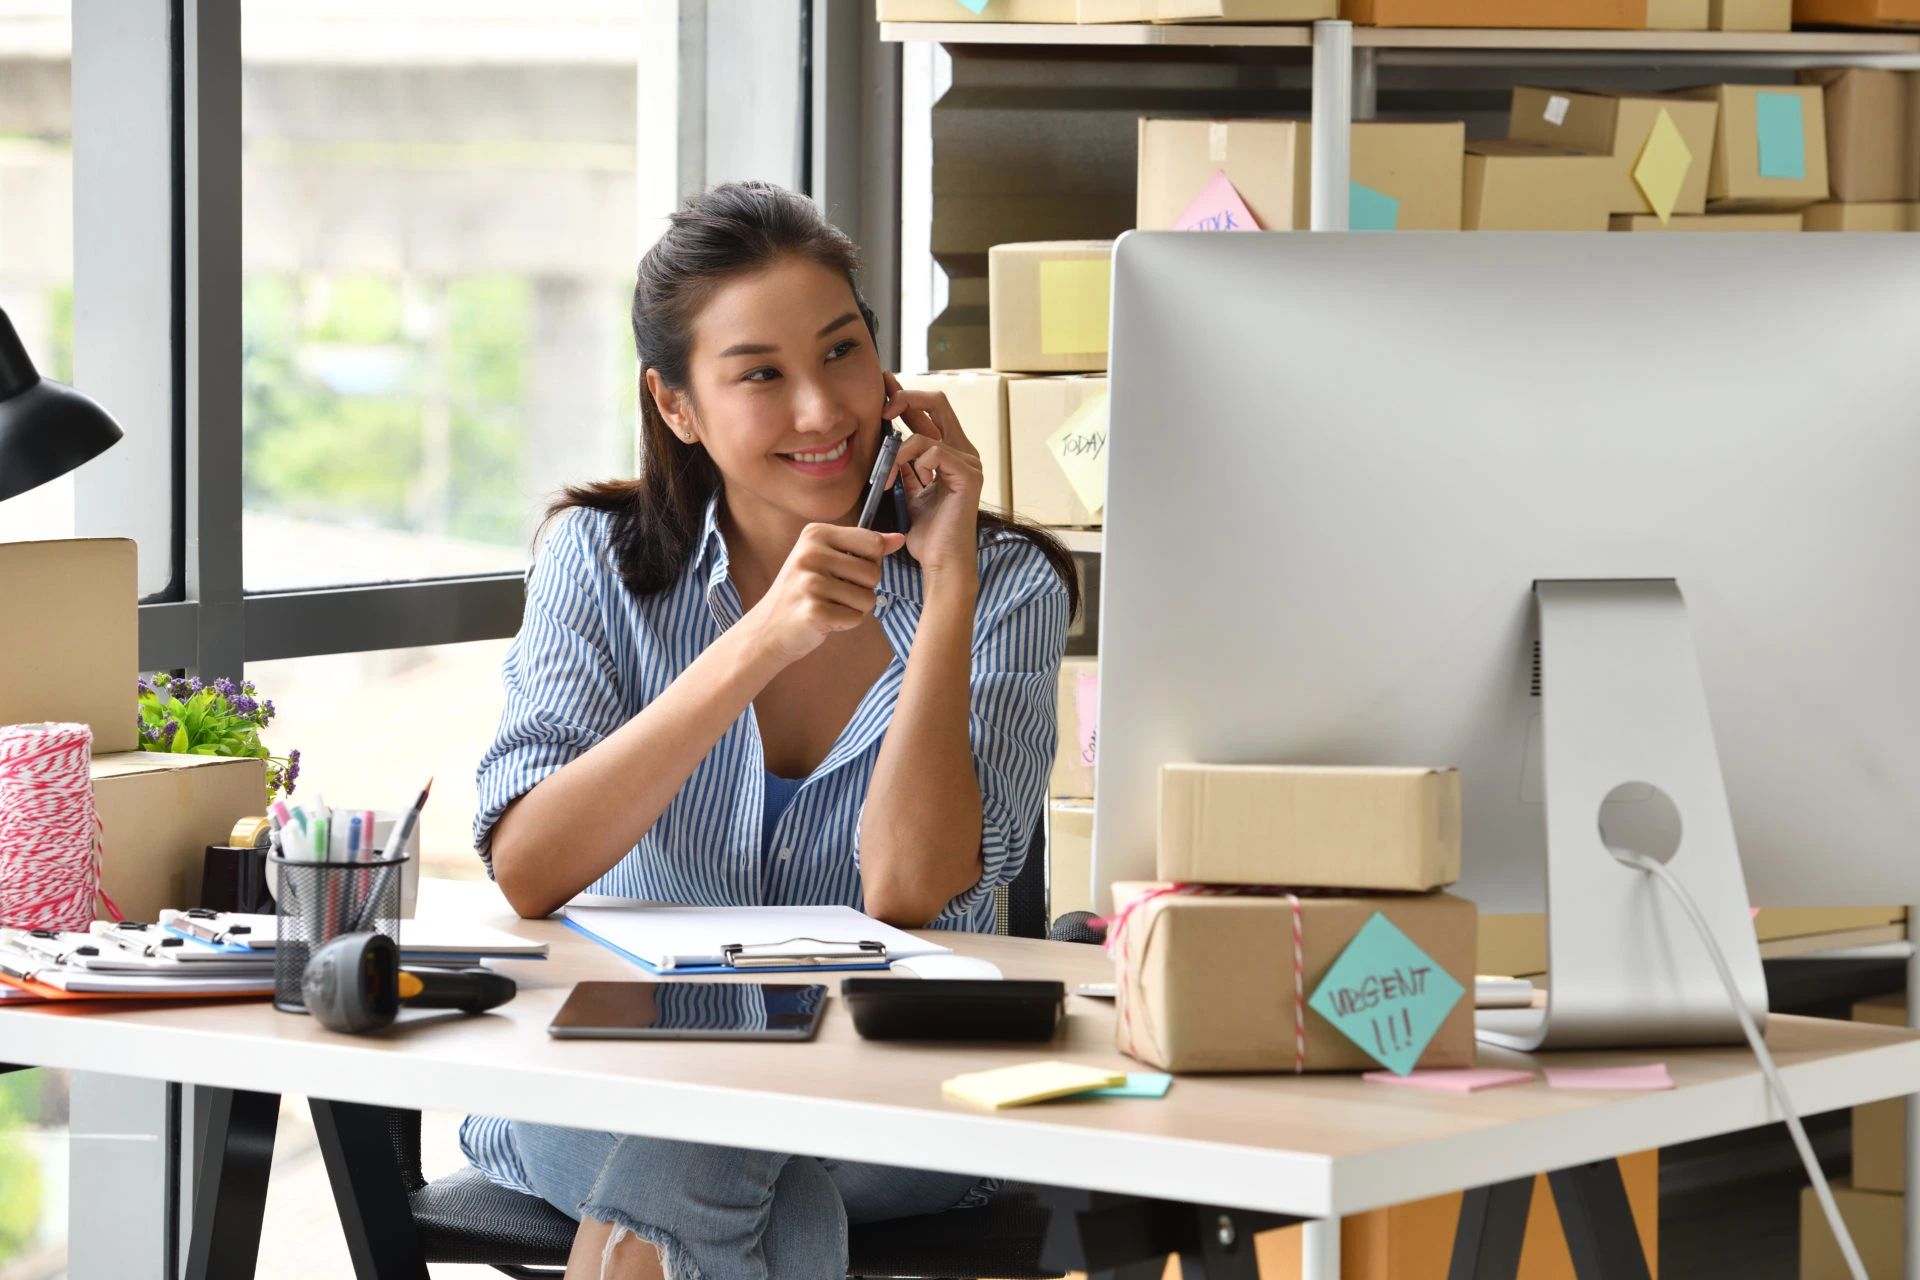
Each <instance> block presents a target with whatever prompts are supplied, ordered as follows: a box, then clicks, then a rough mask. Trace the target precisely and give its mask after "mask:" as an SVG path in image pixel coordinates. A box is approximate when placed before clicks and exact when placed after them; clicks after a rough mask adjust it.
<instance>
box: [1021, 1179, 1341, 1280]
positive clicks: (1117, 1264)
mask: <svg viewBox="0 0 1920 1280" xmlns="http://www.w3.org/2000/svg"><path fill="white" fill-rule="evenodd" d="M1028 1189H1029V1190H1031V1191H1033V1193H1034V1194H1035V1195H1037V1196H1038V1197H1039V1198H1040V1199H1041V1201H1042V1202H1043V1203H1045V1204H1046V1205H1047V1208H1048V1210H1049V1211H1050V1215H1051V1216H1050V1217H1049V1220H1048V1226H1047V1239H1046V1243H1045V1244H1044V1245H1042V1246H1041V1250H1040V1262H1041V1265H1042V1266H1046V1267H1053V1268H1058V1269H1059V1270H1062V1271H1084V1272H1086V1274H1087V1277H1088V1280H1158V1277H1159V1276H1160V1274H1161V1272H1162V1271H1163V1270H1164V1269H1165V1267H1166V1261H1167V1258H1168V1256H1169V1255H1172V1254H1178V1255H1179V1257H1180V1275H1181V1280H1259V1275H1260V1268H1259V1263H1258V1262H1257V1260H1256V1259H1255V1256H1254V1247H1253V1237H1254V1235H1255V1234H1256V1233H1258V1232H1261V1231H1266V1230H1268V1229H1270V1228H1273V1227H1285V1226H1291V1225H1292V1224H1293V1223H1295V1222H1298V1221H1300V1219H1298V1218H1290V1217H1286V1216H1283V1215H1281V1214H1274V1213H1255V1212H1251V1211H1247V1210H1240V1209H1221V1208H1217V1207H1214V1206H1209V1205H1197V1204H1185V1203H1181V1202H1179V1201H1174V1200H1149V1199H1145V1198H1143V1197H1139V1196H1125V1195H1114V1194H1110V1193H1108V1192H1103V1191H1079V1190H1074V1189H1070V1188H1066V1187H1031V1188H1028ZM1333 1225H1334V1229H1335V1230H1336V1231H1338V1229H1339V1223H1338V1222H1337V1221H1336V1222H1335V1223H1334V1224H1333ZM1337 1247H1338V1246H1337V1244H1336V1248H1337ZM1335 1258H1336V1262H1335V1270H1334V1272H1333V1273H1332V1274H1333V1277H1334V1280H1338V1277H1339V1270H1338V1254H1337V1253H1336V1255H1335ZM1307 1280H1320V1278H1319V1277H1318V1276H1314V1275H1313V1274H1312V1273H1311V1272H1309V1273H1308V1277H1307Z"/></svg>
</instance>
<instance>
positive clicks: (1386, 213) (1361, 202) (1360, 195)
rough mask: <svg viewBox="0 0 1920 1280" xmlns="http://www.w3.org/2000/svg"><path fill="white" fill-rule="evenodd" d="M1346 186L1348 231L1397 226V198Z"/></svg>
mask: <svg viewBox="0 0 1920 1280" xmlns="http://www.w3.org/2000/svg"><path fill="white" fill-rule="evenodd" d="M1796 101H1797V99H1796ZM1347 186H1348V191H1347V229H1348V230H1349V231H1394V230H1397V229H1398V228H1399V225H1400V202H1399V201H1398V200H1395V199H1394V198H1393V197H1392V196H1390V195H1387V194H1385V193H1384V192H1380V191H1375V190H1374V189H1373V188H1372V187H1369V186H1366V185H1365V184H1363V183H1359V182H1350V183H1348V184H1347Z"/></svg>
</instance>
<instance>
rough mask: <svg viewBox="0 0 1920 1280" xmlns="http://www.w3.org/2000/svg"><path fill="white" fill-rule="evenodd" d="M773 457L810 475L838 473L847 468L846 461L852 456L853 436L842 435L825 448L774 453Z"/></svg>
mask: <svg viewBox="0 0 1920 1280" xmlns="http://www.w3.org/2000/svg"><path fill="white" fill-rule="evenodd" d="M774 457H776V458H778V459H780V461H782V462H784V463H786V464H787V465H788V466H790V467H792V468H793V469H794V470H795V471H800V472H804V473H805V474H807V475H810V476H832V475H838V474H840V473H841V472H842V471H845V470H846V469H847V463H848V461H849V460H850V459H851V458H852V457H853V437H852V436H851V435H847V436H842V437H841V438H840V442H839V443H838V444H836V445H833V446H832V447H830V448H827V449H819V450H811V451H808V452H804V453H776V454H775V455H774Z"/></svg>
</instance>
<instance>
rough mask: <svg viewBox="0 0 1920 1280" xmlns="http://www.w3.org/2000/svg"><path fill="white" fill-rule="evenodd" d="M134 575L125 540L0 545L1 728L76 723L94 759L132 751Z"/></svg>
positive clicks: (136, 647) (135, 742)
mask: <svg viewBox="0 0 1920 1280" xmlns="http://www.w3.org/2000/svg"><path fill="white" fill-rule="evenodd" d="M135 573H136V563H135V550H134V544H133V542H132V541H131V540H130V539H127V538H63V539H58V540H53V541H47V542H8V543H0V600H4V601H6V605H5V606H4V607H0V724H33V723H37V722H39V721H42V720H54V721H60V722H64V723H69V724H84V725H86V726H87V727H89V728H90V729H92V730H93V751H94V754H95V755H101V754H105V753H108V752H114V751H132V750H134V749H135V748H136V747H138V746H139V745H140V729H139V722H140V709H139V695H138V690H137V688H136V686H137V684H138V682H139V679H140V614H139V587H138V585H137V581H138V580H137V579H136V577H135Z"/></svg>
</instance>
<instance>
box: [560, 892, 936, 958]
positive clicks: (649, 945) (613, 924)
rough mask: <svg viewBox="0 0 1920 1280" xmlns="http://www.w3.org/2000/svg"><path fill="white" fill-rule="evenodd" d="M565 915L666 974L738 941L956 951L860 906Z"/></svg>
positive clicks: (591, 910)
mask: <svg viewBox="0 0 1920 1280" xmlns="http://www.w3.org/2000/svg"><path fill="white" fill-rule="evenodd" d="M562 914H564V915H565V916H566V918H567V920H568V921H570V922H571V923H573V924H575V925H578V926H579V927H580V928H582V929H585V930H586V931H587V932H589V933H591V934H592V935H593V936H595V937H596V938H599V939H601V940H602V941H604V942H606V943H609V944H610V945H612V946H615V947H618V948H619V949H620V950H622V951H625V952H626V953H628V954H629V955H633V956H638V957H639V958H640V959H642V960H644V961H645V962H646V963H648V964H650V965H652V966H653V967H654V968H656V969H662V970H667V969H680V968H687V967H690V966H699V965H716V964H719V963H720V960H721V955H720V953H721V948H723V947H726V946H728V945H730V944H732V943H736V942H737V943H740V944H742V945H745V946H771V945H774V944H776V943H782V942H787V941H789V940H791V939H795V938H811V939H813V940H814V941H816V942H878V943H880V944H881V945H882V946H884V947H886V949H887V957H888V958H889V959H891V960H898V959H900V958H901V957H902V956H932V955H945V954H948V952H949V951H950V950H951V948H948V947H943V946H941V945H940V944H939V943H937V942H928V941H926V940H924V939H922V938H916V937H914V936H913V935H912V934H910V933H906V932H903V931H902V930H899V929H896V928H894V927H893V926H892V925H889V924H882V923H881V922H880V921H878V920H875V919H874V918H873V917H872V916H868V915H863V914H861V913H860V912H858V911H855V910H854V909H853V908H852V907H839V906H815V907H664V906H663V907H582V906H571V907H567V908H566V909H565V910H564V912H563V913H562ZM801 946H802V948H804V944H801Z"/></svg>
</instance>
